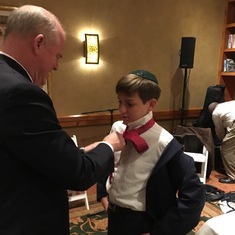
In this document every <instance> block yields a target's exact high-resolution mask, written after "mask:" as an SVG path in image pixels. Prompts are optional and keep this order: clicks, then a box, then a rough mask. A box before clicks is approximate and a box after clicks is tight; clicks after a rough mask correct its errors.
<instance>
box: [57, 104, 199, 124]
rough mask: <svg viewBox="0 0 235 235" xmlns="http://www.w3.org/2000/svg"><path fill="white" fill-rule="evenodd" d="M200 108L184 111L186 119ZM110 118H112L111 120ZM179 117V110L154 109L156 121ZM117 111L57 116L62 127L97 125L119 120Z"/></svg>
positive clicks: (194, 116) (191, 116)
mask: <svg viewBox="0 0 235 235" xmlns="http://www.w3.org/2000/svg"><path fill="white" fill-rule="evenodd" d="M200 112H201V109H199V108H198V109H197V108H196V109H190V110H186V111H185V118H186V119H194V118H195V119H196V118H198V117H199V115H200ZM111 118H112V120H111ZM180 118H181V112H180V111H176V110H173V111H170V110H169V111H155V112H154V119H155V120H156V121H170V120H178V119H180ZM120 119H121V116H120V114H119V113H113V115H112V117H111V115H110V113H109V112H103V113H96V114H94V113H93V114H81V115H68V116H60V117H58V120H59V123H60V125H61V126H62V127H63V128H68V127H84V126H97V125H110V123H111V121H113V122H115V121H117V120H120Z"/></svg>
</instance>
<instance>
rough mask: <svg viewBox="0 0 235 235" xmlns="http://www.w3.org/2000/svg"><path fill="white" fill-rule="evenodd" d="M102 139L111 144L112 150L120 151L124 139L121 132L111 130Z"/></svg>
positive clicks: (123, 144)
mask: <svg viewBox="0 0 235 235" xmlns="http://www.w3.org/2000/svg"><path fill="white" fill-rule="evenodd" d="M103 141H106V142H108V143H109V144H111V145H112V146H113V150H114V152H115V151H121V150H122V149H123V148H124V146H125V140H124V138H123V136H122V134H120V133H118V132H112V133H111V134H109V135H107V136H106V137H105V138H104V139H103Z"/></svg>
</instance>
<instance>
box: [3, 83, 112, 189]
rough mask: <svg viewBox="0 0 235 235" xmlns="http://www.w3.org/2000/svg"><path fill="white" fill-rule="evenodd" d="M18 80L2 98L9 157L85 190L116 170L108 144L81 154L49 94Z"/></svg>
mask: <svg viewBox="0 0 235 235" xmlns="http://www.w3.org/2000/svg"><path fill="white" fill-rule="evenodd" d="M18 80H20V79H18ZM18 80H17V84H14V85H12V87H10V86H9V88H10V89H6V92H5V94H4V95H3V96H1V97H5V99H4V100H1V101H0V105H1V106H2V107H1V110H2V112H1V113H0V121H1V132H2V133H1V134H2V136H4V141H5V144H6V151H5V155H6V157H9V155H11V156H13V158H14V159H19V160H20V161H22V162H23V164H25V165H26V166H29V167H31V168H32V171H35V172H38V173H39V174H41V175H42V177H46V178H48V179H50V180H53V181H54V183H55V184H57V185H59V186H61V187H64V188H68V189H73V190H85V189H87V188H89V187H90V186H91V185H93V184H94V183H96V181H97V180H98V179H101V178H102V177H104V176H105V175H108V174H110V173H111V172H112V171H113V168H114V157H113V152H112V150H111V149H110V147H109V146H108V145H106V144H104V143H102V144H99V145H98V146H97V147H96V148H95V149H94V150H92V151H91V152H89V153H87V154H83V153H81V152H80V151H79V149H78V148H77V147H76V146H75V145H74V143H73V141H72V140H71V138H70V136H69V135H68V134H66V132H65V131H63V130H62V129H61V127H60V125H59V122H58V120H57V117H56V113H55V110H54V107H53V104H52V101H51V99H50V97H49V96H48V95H47V94H46V93H45V92H44V91H43V90H42V89H40V88H38V87H37V86H35V85H34V84H32V83H31V82H29V81H27V82H26V81H25V82H22V81H21V82H18ZM21 80H22V79H21ZM8 150H10V153H9V151H8ZM7 155H8V156H7Z"/></svg>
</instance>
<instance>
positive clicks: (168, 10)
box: [0, 0, 225, 116]
mask: <svg viewBox="0 0 235 235" xmlns="http://www.w3.org/2000/svg"><path fill="white" fill-rule="evenodd" d="M224 2H225V1H224V0H216V1H215V0H197V1H195V0H178V1H172V0H158V1H156V0H147V1H144V0H135V1H134V0H125V1H124V0H123V1H120V0H67V1H59V2H58V3H57V2H55V1H52V0H51V1H49V0H27V1H26V0H21V1H20V4H26V3H29V4H36V5H41V6H43V7H45V8H47V9H48V10H50V11H52V12H53V13H55V14H56V15H57V16H58V17H59V18H60V20H61V22H62V23H63V25H64V27H65V29H66V31H67V33H68V39H67V47H66V51H65V54H64V58H63V59H62V60H61V64H60V69H59V71H58V72H53V73H52V76H51V77H52V79H51V82H50V91H51V95H52V99H53V101H54V105H55V108H56V111H57V114H58V116H61V115H71V114H81V113H82V112H87V111H93V110H104V109H110V108H116V107H117V99H116V95H115V92H114V87H115V84H116V82H117V80H118V79H119V78H120V77H121V76H122V75H123V74H125V73H127V72H129V71H131V70H133V69H147V70H150V71H152V72H153V73H155V74H156V75H157V77H158V79H159V81H160V85H161V87H162V96H161V98H160V101H159V104H158V109H159V110H169V109H175V110H178V109H179V108H180V107H181V100H182V88H183V76H184V75H183V74H184V73H183V72H184V70H182V69H179V68H178V66H179V50H180V46H181V37H188V36H193V37H196V49H195V57H194V68H193V69H192V70H191V73H190V78H189V81H188V98H187V99H186V101H187V104H186V108H187V107H189V108H197V107H202V106H203V103H204V98H205V93H206V89H207V87H208V86H210V85H215V84H216V83H217V76H218V68H219V56H220V42H221V36H222V25H223V15H224ZM0 5H11V6H19V1H18V0H1V2H0ZM86 32H98V33H99V34H100V64H99V65H92V66H88V65H85V64H84V63H81V60H82V57H83V42H82V40H81V38H80V35H83V34H84V33H86Z"/></svg>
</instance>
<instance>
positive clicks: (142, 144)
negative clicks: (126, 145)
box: [123, 118, 155, 153]
mask: <svg viewBox="0 0 235 235" xmlns="http://www.w3.org/2000/svg"><path fill="white" fill-rule="evenodd" d="M154 123H155V121H154V119H153V118H152V119H150V120H149V121H148V122H147V123H146V124H145V125H143V126H141V127H139V128H137V129H133V130H128V127H127V128H126V130H125V132H124V133H123V137H124V139H125V140H130V141H131V142H132V143H133V145H134V147H135V149H136V151H137V152H138V153H142V152H144V151H146V150H147V149H148V148H149V147H148V144H147V143H146V141H145V140H144V139H143V138H142V137H140V135H141V134H142V133H144V132H145V131H147V130H148V129H150V128H151V127H152V126H153V125H154Z"/></svg>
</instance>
